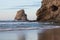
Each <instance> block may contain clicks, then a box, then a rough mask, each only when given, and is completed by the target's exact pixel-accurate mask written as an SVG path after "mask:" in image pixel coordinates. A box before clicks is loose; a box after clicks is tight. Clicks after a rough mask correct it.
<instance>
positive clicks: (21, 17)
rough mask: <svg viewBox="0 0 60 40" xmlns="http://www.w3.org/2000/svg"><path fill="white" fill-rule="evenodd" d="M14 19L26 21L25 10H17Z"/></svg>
mask: <svg viewBox="0 0 60 40" xmlns="http://www.w3.org/2000/svg"><path fill="white" fill-rule="evenodd" d="M15 20H17V21H27V15H26V14H25V11H24V10H23V9H22V10H19V11H18V12H17V14H16V17H15Z"/></svg>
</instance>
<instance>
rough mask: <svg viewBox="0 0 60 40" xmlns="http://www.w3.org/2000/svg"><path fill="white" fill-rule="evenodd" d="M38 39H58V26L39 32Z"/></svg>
mask: <svg viewBox="0 0 60 40" xmlns="http://www.w3.org/2000/svg"><path fill="white" fill-rule="evenodd" d="M38 40H60V28H54V29H47V30H45V31H44V32H43V33H41V34H40V33H39V34H38Z"/></svg>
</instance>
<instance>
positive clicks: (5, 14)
mask: <svg viewBox="0 0 60 40" xmlns="http://www.w3.org/2000/svg"><path fill="white" fill-rule="evenodd" d="M41 1H42V0H0V20H14V17H15V15H16V12H17V11H18V10H21V9H24V10H25V13H26V14H27V17H28V19H29V20H35V19H36V11H37V10H38V8H40V6H41Z"/></svg>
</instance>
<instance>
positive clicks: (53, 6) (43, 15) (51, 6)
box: [36, 0, 60, 22]
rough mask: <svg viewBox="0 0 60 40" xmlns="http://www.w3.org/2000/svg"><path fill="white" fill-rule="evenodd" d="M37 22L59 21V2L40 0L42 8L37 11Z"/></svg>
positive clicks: (58, 0)
mask: <svg viewBox="0 0 60 40" xmlns="http://www.w3.org/2000/svg"><path fill="white" fill-rule="evenodd" d="M36 15H37V21H42V22H46V21H57V22H59V21H60V0H42V6H41V8H39V9H38V11H37V13H36Z"/></svg>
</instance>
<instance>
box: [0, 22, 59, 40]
mask: <svg viewBox="0 0 60 40" xmlns="http://www.w3.org/2000/svg"><path fill="white" fill-rule="evenodd" d="M57 27H59V26H57V25H55V24H54V25H53V23H48V22H47V23H41V22H40V23H38V22H0V40H38V33H40V32H43V31H44V30H45V29H51V28H57Z"/></svg>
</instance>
